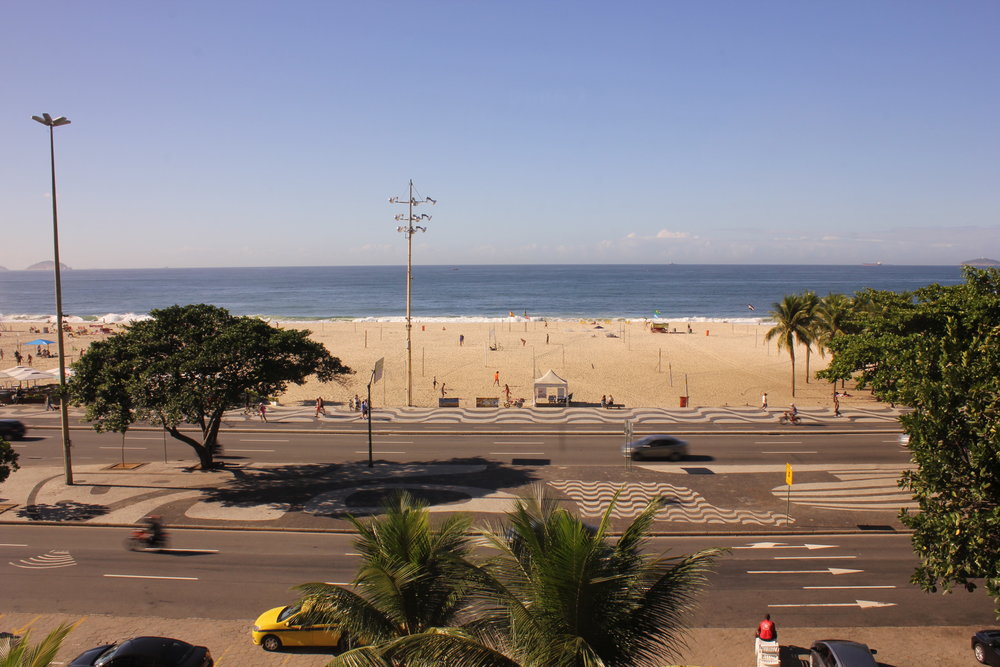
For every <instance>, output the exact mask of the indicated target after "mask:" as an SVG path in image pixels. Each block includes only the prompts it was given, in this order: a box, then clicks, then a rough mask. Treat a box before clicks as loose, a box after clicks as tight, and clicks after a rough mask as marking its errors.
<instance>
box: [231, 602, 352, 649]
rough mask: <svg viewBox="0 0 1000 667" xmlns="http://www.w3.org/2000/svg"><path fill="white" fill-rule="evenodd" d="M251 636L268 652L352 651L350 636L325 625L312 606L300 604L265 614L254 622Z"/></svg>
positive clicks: (329, 625)
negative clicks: (287, 648) (292, 649)
mask: <svg viewBox="0 0 1000 667" xmlns="http://www.w3.org/2000/svg"><path fill="white" fill-rule="evenodd" d="M251 636H252V637H253V643H254V644H257V645H259V646H260V647H262V648H263V649H264V650H265V651H278V650H280V649H281V648H282V647H284V646H336V647H338V648H341V649H347V648H348V641H347V636H346V635H345V634H343V633H342V632H341V631H340V628H339V627H338V626H337V624H336V623H327V622H324V621H323V620H322V619H320V618H319V617H318V614H316V612H315V611H314V610H313V609H312V608H311V607H310V606H309V605H303V604H299V603H296V604H292V605H288V606H287V607H275V608H274V609H268V610H267V611H265V612H264V613H263V614H261V615H260V616H258V617H257V620H256V621H254V624H253V630H252V632H251Z"/></svg>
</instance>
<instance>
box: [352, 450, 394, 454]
mask: <svg viewBox="0 0 1000 667" xmlns="http://www.w3.org/2000/svg"><path fill="white" fill-rule="evenodd" d="M354 453H355V454H367V453H368V450H367V449H362V450H360V451H355V452H354ZM405 453H406V452H379V451H375V450H372V454H405Z"/></svg>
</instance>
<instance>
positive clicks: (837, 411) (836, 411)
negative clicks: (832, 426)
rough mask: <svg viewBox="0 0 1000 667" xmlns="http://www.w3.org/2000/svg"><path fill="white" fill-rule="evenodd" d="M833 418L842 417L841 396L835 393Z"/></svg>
mask: <svg viewBox="0 0 1000 667" xmlns="http://www.w3.org/2000/svg"><path fill="white" fill-rule="evenodd" d="M833 416H834V417H839V416H840V394H839V393H837V392H833Z"/></svg>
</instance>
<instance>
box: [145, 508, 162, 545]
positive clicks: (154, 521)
mask: <svg viewBox="0 0 1000 667" xmlns="http://www.w3.org/2000/svg"><path fill="white" fill-rule="evenodd" d="M143 523H145V524H146V532H147V533H148V534H149V546H151V547H158V546H162V545H163V543H164V541H165V540H164V537H165V535H166V532H165V531H164V530H163V517H161V516H160V515H159V514H150V515H149V516H147V517H146V518H145V519H143Z"/></svg>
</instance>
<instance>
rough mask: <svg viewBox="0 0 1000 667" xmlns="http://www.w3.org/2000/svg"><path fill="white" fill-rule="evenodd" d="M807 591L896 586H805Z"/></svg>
mask: <svg viewBox="0 0 1000 667" xmlns="http://www.w3.org/2000/svg"><path fill="white" fill-rule="evenodd" d="M802 588H803V590H807V591H832V590H839V589H842V588H895V586H803V587H802Z"/></svg>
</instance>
